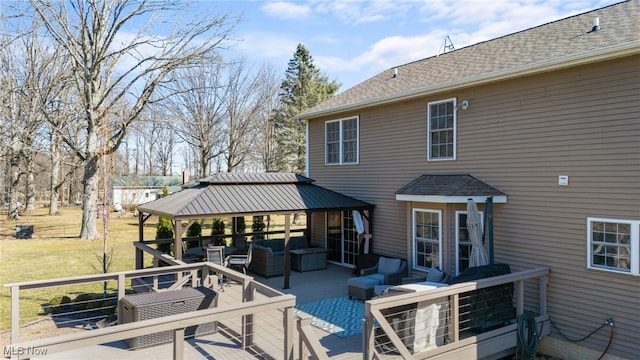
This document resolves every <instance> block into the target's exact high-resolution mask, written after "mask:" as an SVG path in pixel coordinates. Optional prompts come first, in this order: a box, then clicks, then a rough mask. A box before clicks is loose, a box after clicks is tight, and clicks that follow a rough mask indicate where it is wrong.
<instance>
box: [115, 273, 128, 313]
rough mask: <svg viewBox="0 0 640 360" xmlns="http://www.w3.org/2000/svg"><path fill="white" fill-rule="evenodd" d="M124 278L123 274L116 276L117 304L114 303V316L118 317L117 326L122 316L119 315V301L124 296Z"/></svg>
mask: <svg viewBox="0 0 640 360" xmlns="http://www.w3.org/2000/svg"><path fill="white" fill-rule="evenodd" d="M125 280H126V276H125V274H118V302H117V303H116V314H117V315H118V324H120V322H121V321H122V314H121V313H120V300H122V298H123V297H124V295H125V290H126V289H125V286H126V285H125V284H126V282H125Z"/></svg>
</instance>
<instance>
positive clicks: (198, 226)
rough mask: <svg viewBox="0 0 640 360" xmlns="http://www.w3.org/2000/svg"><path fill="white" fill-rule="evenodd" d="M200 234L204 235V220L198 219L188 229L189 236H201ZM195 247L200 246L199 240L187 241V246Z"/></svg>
mask: <svg viewBox="0 0 640 360" xmlns="http://www.w3.org/2000/svg"><path fill="white" fill-rule="evenodd" d="M199 236H202V222H201V221H200V220H196V221H194V222H193V224H191V226H189V228H188V229H187V237H199ZM193 247H198V242H197V241H189V242H187V248H193Z"/></svg>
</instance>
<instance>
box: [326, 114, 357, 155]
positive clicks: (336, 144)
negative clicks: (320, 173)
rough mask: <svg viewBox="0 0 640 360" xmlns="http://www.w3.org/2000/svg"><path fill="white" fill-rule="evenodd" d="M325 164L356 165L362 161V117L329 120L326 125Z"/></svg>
mask: <svg viewBox="0 0 640 360" xmlns="http://www.w3.org/2000/svg"><path fill="white" fill-rule="evenodd" d="M324 139H325V141H324V144H325V157H324V162H325V165H354V164H358V162H359V161H360V140H359V139H360V118H359V117H358V116H351V117H348V118H343V119H337V120H329V121H327V122H325V125H324Z"/></svg>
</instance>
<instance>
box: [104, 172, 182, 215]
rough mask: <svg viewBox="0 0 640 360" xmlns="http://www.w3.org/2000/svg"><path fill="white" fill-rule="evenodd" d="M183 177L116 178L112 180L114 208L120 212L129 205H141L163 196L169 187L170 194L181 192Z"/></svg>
mask: <svg viewBox="0 0 640 360" xmlns="http://www.w3.org/2000/svg"><path fill="white" fill-rule="evenodd" d="M182 182H183V179H182V176H114V177H113V178H111V188H112V194H113V208H114V209H115V210H116V211H120V210H121V209H122V208H123V207H128V205H140V204H144V203H146V202H149V201H152V200H156V199H157V198H159V197H160V196H162V189H163V188H164V187H165V186H167V187H168V189H169V193H173V192H176V191H179V190H180V188H181V187H180V186H181V185H182Z"/></svg>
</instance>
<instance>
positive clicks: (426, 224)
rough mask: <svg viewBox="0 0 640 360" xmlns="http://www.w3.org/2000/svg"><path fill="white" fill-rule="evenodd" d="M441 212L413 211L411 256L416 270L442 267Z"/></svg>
mask: <svg viewBox="0 0 640 360" xmlns="http://www.w3.org/2000/svg"><path fill="white" fill-rule="evenodd" d="M441 249H442V212H441V211H437V210H422V209H414V210H413V256H414V261H413V263H414V265H415V267H416V268H420V269H428V268H432V267H435V268H441V266H442V251H441Z"/></svg>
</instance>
